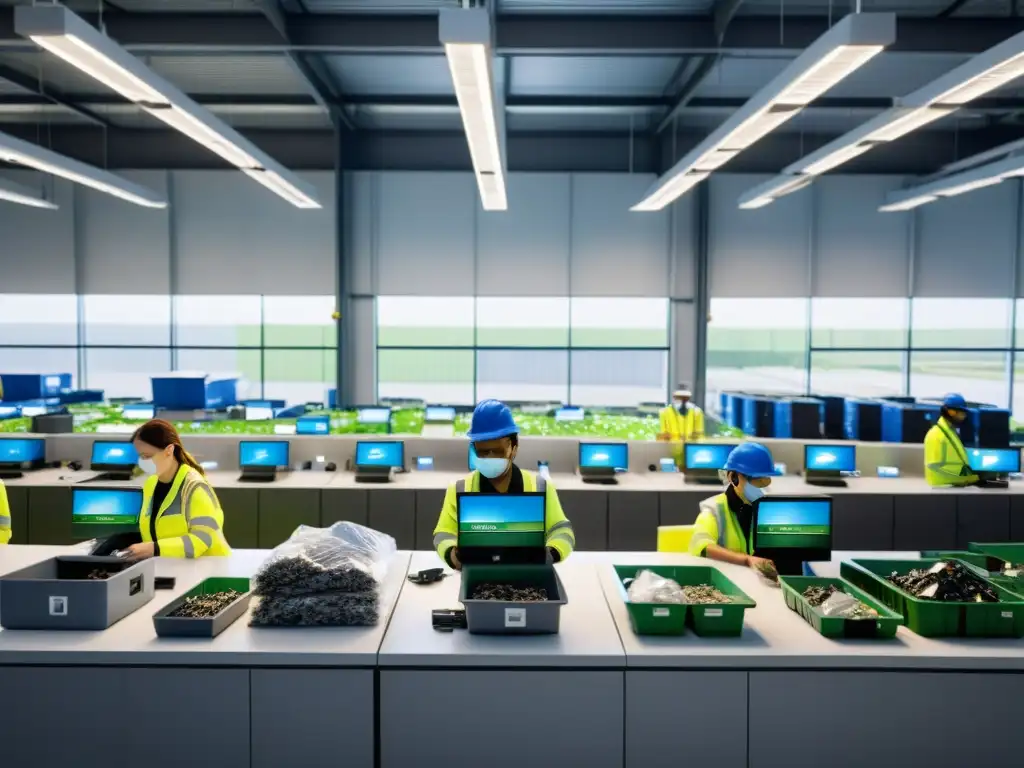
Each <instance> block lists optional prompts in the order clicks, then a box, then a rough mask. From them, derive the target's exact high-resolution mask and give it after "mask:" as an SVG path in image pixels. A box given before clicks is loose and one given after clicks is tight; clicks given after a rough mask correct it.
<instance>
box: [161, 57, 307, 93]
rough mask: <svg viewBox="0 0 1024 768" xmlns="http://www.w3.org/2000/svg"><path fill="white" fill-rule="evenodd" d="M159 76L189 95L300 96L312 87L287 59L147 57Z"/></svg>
mask: <svg viewBox="0 0 1024 768" xmlns="http://www.w3.org/2000/svg"><path fill="white" fill-rule="evenodd" d="M141 58H142V60H143V61H144V62H146V64H148V65H149V67H150V68H151V69H152V70H153V71H155V72H156V73H157V74H159V75H161V76H162V77H164V78H166V79H167V80H168V81H170V82H171V83H173V84H174V85H176V86H178V88H180V89H181V90H183V91H185V93H206V94H217V95H225V96H230V95H236V94H237V95H261V94H273V95H300V94H308V93H309V88H308V86H307V85H306V83H305V82H304V80H303V78H302V76H301V75H300V74H299V72H298V71H297V70H296V68H295V66H294V65H293V64H292V63H291V61H289V60H288V59H287V58H286V57H285V56H280V55H272V56H240V55H221V56H148V57H146V56H144V57H141Z"/></svg>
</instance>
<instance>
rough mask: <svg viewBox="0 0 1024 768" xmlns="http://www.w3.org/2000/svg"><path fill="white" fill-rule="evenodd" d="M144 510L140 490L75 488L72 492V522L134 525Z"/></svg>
mask: <svg viewBox="0 0 1024 768" xmlns="http://www.w3.org/2000/svg"><path fill="white" fill-rule="evenodd" d="M141 509H142V491H141V490H140V489H138V488H75V489H73V490H72V491H71V522H72V523H89V524H99V523H102V524H105V525H109V524H111V523H114V524H128V525H131V524H134V523H137V522H138V519H139V512H140V511H141Z"/></svg>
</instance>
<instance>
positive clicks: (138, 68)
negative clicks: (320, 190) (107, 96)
mask: <svg viewBox="0 0 1024 768" xmlns="http://www.w3.org/2000/svg"><path fill="white" fill-rule="evenodd" d="M14 30H15V32H17V33H18V34H19V35H21V36H22V37H27V38H28V39H30V40H32V42H34V43H36V45H38V46H39V47H41V48H44V49H45V50H47V51H49V52H50V53H52V54H53V55H55V56H58V57H59V58H61V59H63V60H64V61H66V62H67V63H68V64H70V65H71V66H73V67H75V68H76V69H78V70H80V71H81V72H84V73H85V74H87V75H89V76H90V77H92V78H93V79H95V80H98V81H99V82H101V83H103V84H104V85H106V86H107V87H108V88H110V89H112V90H114V91H116V92H117V93H119V94H121V95H122V96H124V97H125V98H126V99H128V100H129V101H131V102H133V103H135V104H137V105H138V106H139V107H141V108H142V109H144V110H145V111H146V112H149V114H151V115H153V117H155V118H157V119H158V120H161V121H163V122H164V123H166V124H167V125H169V126H171V127H172V128H174V129H175V130H177V131H179V132H181V133H183V134H184V135H186V136H188V137H189V138H190V139H192V140H193V141H195V142H197V143H199V144H201V145H202V146H204V147H206V148H207V149H209V150H210V151H211V152H213V153H215V154H216V155H218V156H220V157H221V158H223V159H224V160H226V161H227V162H228V163H230V164H231V165H234V166H236V167H237V168H239V169H240V170H242V171H244V172H246V173H248V172H249V171H256V172H258V173H259V174H260V175H259V178H258V179H257V180H259V181H260V183H261V184H263V186H265V187H267V188H268V189H270V190H271V191H272V192H274V193H276V194H277V195H279V196H281V197H282V198H284V199H285V200H287V201H288V202H290V203H292V205H295V206H297V207H299V208H320V207H321V206H320V203H319V202H317V199H316V189H315V188H314V187H313V185H311V184H309V183H307V182H305V181H303V180H302V179H300V178H299V177H298V176H296V175H295V174H293V173H292V172H291V171H289V170H288V169H286V168H285V167H284V166H282V165H280V164H279V163H278V162H276V161H275V160H274V159H273V158H271V157H269V156H268V155H266V154H265V153H264V152H262V151H260V150H259V149H258V148H257V147H256V146H255V145H254V144H253V143H252V142H250V141H249V140H248V139H246V138H244V137H243V136H242V135H241V134H240V133H238V132H237V131H236V130H234V129H233V128H231V127H230V126H229V125H227V123H225V122H224V121H223V120H221V119H220V118H219V117H216V116H215V115H214V114H213V113H212V112H210V111H209V110H208V109H206V108H205V107H201V106H200V105H199V104H197V103H196V102H195V101H193V100H192V99H190V98H189V97H188V96H186V95H185V94H184V93H182V92H181V91H180V90H178V89H177V88H175V87H174V86H173V85H171V84H170V83H168V82H167V81H166V80H164V79H163V78H162V77H160V76H159V75H157V74H156V73H155V72H153V71H152V70H151V69H149V67H147V66H146V65H144V64H143V63H142V62H141V61H139V59H137V58H136V57H134V56H132V55H131V54H130V53H128V51H126V50H125V49H124V48H122V47H121V46H120V45H118V44H117V43H116V42H114V41H113V40H111V39H110V38H109V37H107V36H106V35H104V34H103V33H101V32H99V31H98V30H97V29H95V28H94V27H92V26H91V25H89V24H88V23H87V22H86V21H85V20H84V19H82V18H81V17H79V16H77V15H75V14H74V13H73V12H72V11H70V10H69V9H68V8H66V7H64V6H62V5H56V4H53V5H30V6H25V5H22V6H18V7H16V8H15V9H14ZM248 175H249V176H252V177H253V178H257V177H256V176H253V174H251V173H248Z"/></svg>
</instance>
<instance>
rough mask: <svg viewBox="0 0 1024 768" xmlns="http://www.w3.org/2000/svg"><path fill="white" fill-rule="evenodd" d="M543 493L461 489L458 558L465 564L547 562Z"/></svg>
mask: <svg viewBox="0 0 1024 768" xmlns="http://www.w3.org/2000/svg"><path fill="white" fill-rule="evenodd" d="M544 513H545V495H544V494H543V493H517V494H505V493H460V494H458V495H457V498H456V517H457V520H458V547H459V560H460V561H461V562H462V563H463V564H464V565H480V564H498V563H502V564H505V563H511V564H526V563H544V562H546V558H547V555H546V552H545V541H546V525H545V514H544Z"/></svg>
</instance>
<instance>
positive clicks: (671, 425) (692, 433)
mask: <svg viewBox="0 0 1024 768" xmlns="http://www.w3.org/2000/svg"><path fill="white" fill-rule="evenodd" d="M692 397H693V393H692V392H691V391H690V388H689V386H687V385H686V384H680V385H679V386H678V387H677V388H676V390H675V391H674V392H673V393H672V404H671V405H668V406H666V407H664V408H662V409H661V413H660V414H659V415H658V421H659V426H658V440H660V441H662V442H669V443H672V458H673V459H674V460H675V462H676V466H677V467H679V468H680V469H682V466H683V446H684V445H685V444H686V443H688V442H691V441H693V440H701V439H702V438H703V437H704V411H702V410H701V409H700V408H699V407H698V406H696V405H694V404H693V403H691V402H690V398H692Z"/></svg>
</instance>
